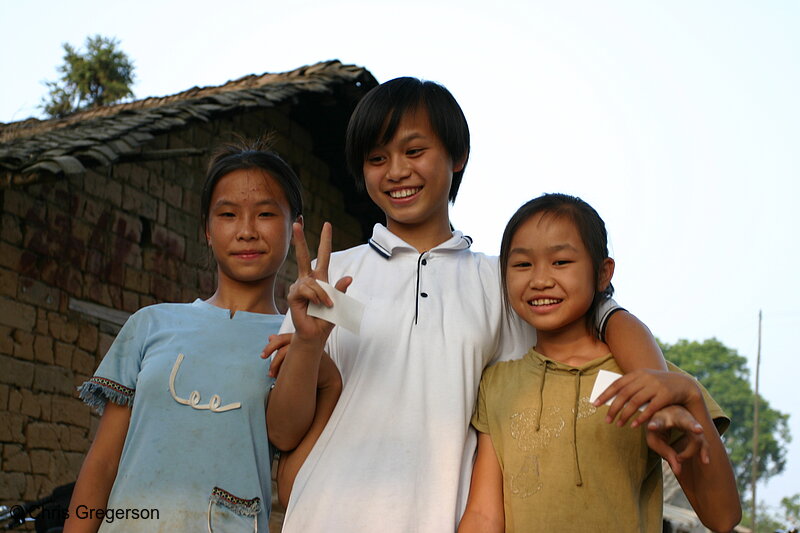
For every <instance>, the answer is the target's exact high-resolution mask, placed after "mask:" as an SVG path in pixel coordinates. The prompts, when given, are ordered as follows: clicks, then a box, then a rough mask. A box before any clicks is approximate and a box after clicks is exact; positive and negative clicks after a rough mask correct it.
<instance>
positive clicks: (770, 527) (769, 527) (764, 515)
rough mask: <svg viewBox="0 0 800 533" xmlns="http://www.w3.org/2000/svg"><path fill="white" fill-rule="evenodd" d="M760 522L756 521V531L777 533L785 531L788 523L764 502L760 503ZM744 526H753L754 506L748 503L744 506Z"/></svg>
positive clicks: (756, 532) (758, 532) (757, 532)
mask: <svg viewBox="0 0 800 533" xmlns="http://www.w3.org/2000/svg"><path fill="white" fill-rule="evenodd" d="M757 511H758V516H757V517H756V518H757V519H758V522H757V523H756V529H755V530H754V531H755V533H775V532H776V531H783V530H785V529H786V527H787V526H786V524H785V523H784V522H783V521H782V520H781V519H780V518H778V517H777V516H775V515H774V514H773V513H770V510H769V508H768V507H767V505H766V504H765V503H764V502H759V503H758V509H757ZM740 523H741V524H742V525H743V526H745V527H749V528H750V529H752V528H753V513H752V507H751V506H750V505H748V506H747V507H743V508H742V521H741V522H740Z"/></svg>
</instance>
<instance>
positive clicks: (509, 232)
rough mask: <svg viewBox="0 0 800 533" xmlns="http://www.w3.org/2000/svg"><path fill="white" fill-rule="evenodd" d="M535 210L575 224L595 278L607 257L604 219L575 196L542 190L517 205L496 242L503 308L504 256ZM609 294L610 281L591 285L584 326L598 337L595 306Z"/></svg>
mask: <svg viewBox="0 0 800 533" xmlns="http://www.w3.org/2000/svg"><path fill="white" fill-rule="evenodd" d="M539 213H542V214H543V215H549V216H552V217H554V218H557V219H558V218H566V219H567V220H570V221H571V222H572V223H573V224H575V228H576V229H577V230H578V235H580V237H581V240H582V241H583V245H584V246H586V250H587V251H588V252H589V257H590V259H591V262H592V270H593V272H594V279H595V282H597V281H598V280H599V279H600V274H601V268H602V266H603V261H605V260H606V259H607V258H608V257H609V254H608V234H607V232H606V225H605V222H603V219H602V218H600V215H599V214H598V213H597V211H595V209H594V208H593V207H592V206H591V205H589V204H588V203H586V202H585V201H583V200H581V199H580V198H578V197H577V196H570V195H568V194H559V193H552V194H543V195H541V196H539V197H538V198H534V199H533V200H530V201H528V202H527V203H525V204H524V205H523V206H522V207H520V208H519V209H517V212H516V213H514V215H513V216H512V217H511V220H509V221H508V224H507V225H506V229H505V231H503V240H502V241H501V242H500V282H501V284H502V287H501V289H502V294H503V304H504V307H505V309H506V312H509V307H510V304H509V301H508V289H507V284H506V279H507V269H508V256H509V255H510V253H511V241H512V240H513V239H514V235H515V234H516V233H517V230H518V229H519V228H520V226H522V225H523V224H524V223H525V222H527V221H528V220H529V219H531V218H532V217H533V216H534V215H537V214H539ZM613 294H614V286H613V285H612V284H611V283H610V282H609V284H608V287H606V288H605V289H604V290H602V291H598V290H597V289H595V291H594V298H592V303H591V305H590V306H589V309H588V310H587V311H586V328H587V330H588V331H591V332H593V333H594V334H595V335H596V336H597V337H598V338H600V331H599V329H598V327H597V320H596V319H595V315H596V314H597V309H598V308H599V307H600V304H601V303H602V302H604V301H606V300H608V299H609V298H611V296H613Z"/></svg>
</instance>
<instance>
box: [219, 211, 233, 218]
mask: <svg viewBox="0 0 800 533" xmlns="http://www.w3.org/2000/svg"><path fill="white" fill-rule="evenodd" d="M217 216H218V217H222V218H233V217H235V216H236V214H235V213H232V212H230V211H222V212H220V213H217Z"/></svg>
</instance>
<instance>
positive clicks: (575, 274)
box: [506, 212, 614, 340]
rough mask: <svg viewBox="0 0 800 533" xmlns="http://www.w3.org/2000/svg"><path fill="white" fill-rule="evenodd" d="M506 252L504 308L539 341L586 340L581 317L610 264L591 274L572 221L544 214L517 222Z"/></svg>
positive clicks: (608, 277) (608, 276)
mask: <svg viewBox="0 0 800 533" xmlns="http://www.w3.org/2000/svg"><path fill="white" fill-rule="evenodd" d="M509 249H510V251H509V254H508V266H507V267H506V288H507V291H508V299H509V303H510V304H511V307H512V308H513V309H514V311H515V312H516V313H517V314H518V315H519V316H520V317H521V318H522V319H523V320H525V321H526V322H527V323H529V324H531V325H532V326H533V327H535V328H536V330H537V334H538V336H539V338H540V340H541V339H542V338H544V337H552V336H554V335H558V336H562V335H568V336H569V337H571V338H578V337H580V336H583V335H589V334H590V333H589V330H588V329H587V326H586V321H585V314H586V312H587V311H588V309H589V307H590V306H591V304H592V299H593V298H594V295H595V292H596V291H598V290H602V289H604V288H605V287H606V286H607V285H608V283H609V282H610V280H611V275H612V274H613V266H614V262H613V260H612V259H610V258H606V259H605V260H604V262H603V264H602V267H601V269H600V272H599V275H596V274H595V271H594V267H593V266H592V259H591V257H590V254H589V252H588V250H587V249H586V246H585V244H584V242H583V240H582V239H581V236H580V233H579V232H578V229H577V227H576V226H575V224H574V223H573V221H572V220H570V219H569V218H568V217H566V216H556V215H553V214H551V213H547V212H545V213H541V212H540V213H537V214H535V215H533V216H532V217H530V218H529V219H528V220H526V221H525V222H524V223H522V224H521V225H520V226H519V228H518V229H517V231H516V233H515V234H514V236H513V238H512V239H511V245H510V248H509Z"/></svg>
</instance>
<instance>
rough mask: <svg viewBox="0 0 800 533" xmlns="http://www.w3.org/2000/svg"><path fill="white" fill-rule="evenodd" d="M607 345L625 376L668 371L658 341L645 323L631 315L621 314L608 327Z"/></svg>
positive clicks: (618, 313) (619, 312)
mask: <svg viewBox="0 0 800 533" xmlns="http://www.w3.org/2000/svg"><path fill="white" fill-rule="evenodd" d="M605 337H606V338H605V341H606V344H608V347H609V348H611V353H613V354H614V360H615V361H616V362H617V364H618V365H619V367H620V368H621V369H622V371H623V372H624V373H626V374H627V373H628V372H633V371H634V370H638V369H640V368H651V369H654V370H666V369H667V364H666V362H665V361H664V355H663V354H662V353H661V348H659V347H658V343H657V342H656V339H655V338H654V337H653V334H652V333H650V330H649V329H648V328H647V326H645V325H644V323H643V322H642V321H641V320H639V319H638V318H636V317H635V316H633V315H632V314H630V313H629V312H627V311H617V312H616V313H614V314H613V315H611V316H610V317H609V318H608V323H607V324H606V335H605Z"/></svg>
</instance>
